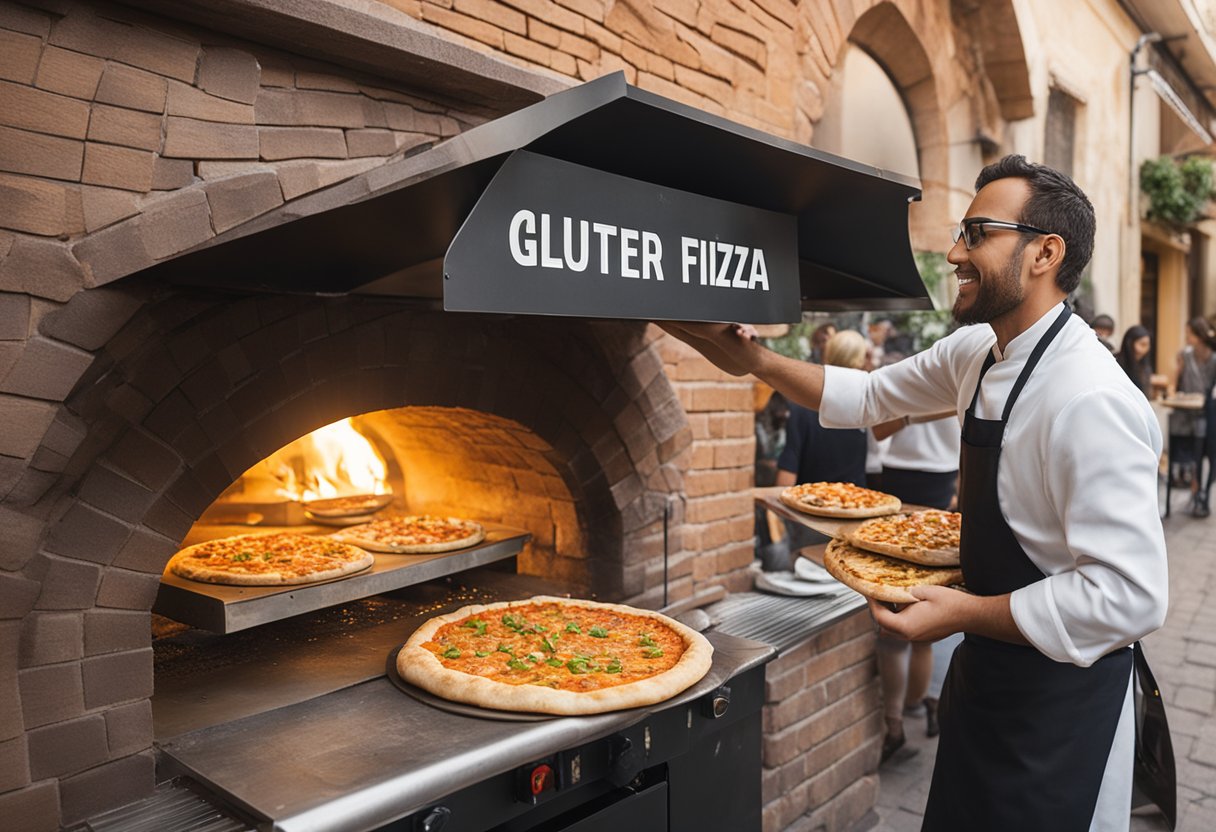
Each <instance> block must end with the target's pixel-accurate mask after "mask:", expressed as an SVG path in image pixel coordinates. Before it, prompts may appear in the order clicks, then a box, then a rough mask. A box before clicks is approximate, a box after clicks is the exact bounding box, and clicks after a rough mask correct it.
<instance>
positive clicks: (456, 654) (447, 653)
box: [443, 647, 460, 659]
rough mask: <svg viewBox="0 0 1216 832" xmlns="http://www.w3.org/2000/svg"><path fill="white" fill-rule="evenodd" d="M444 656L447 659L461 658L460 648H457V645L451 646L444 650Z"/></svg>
mask: <svg viewBox="0 0 1216 832" xmlns="http://www.w3.org/2000/svg"><path fill="white" fill-rule="evenodd" d="M443 657H444V658H445V659H459V658H460V650H458V649H457V648H455V647H449V648H448V649H447V650H444V651H443Z"/></svg>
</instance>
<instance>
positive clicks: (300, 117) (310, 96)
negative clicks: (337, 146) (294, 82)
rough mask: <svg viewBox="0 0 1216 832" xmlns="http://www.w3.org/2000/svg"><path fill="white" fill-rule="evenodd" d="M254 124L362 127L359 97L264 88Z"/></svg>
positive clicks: (256, 105) (361, 109)
mask: <svg viewBox="0 0 1216 832" xmlns="http://www.w3.org/2000/svg"><path fill="white" fill-rule="evenodd" d="M254 112H255V116H256V118H257V123H258V124H262V125H269V126H281V127H292V126H296V127H363V126H364V122H363V102H362V96H359V95H350V94H346V93H338V92H324V91H320V90H290V91H289V90H278V89H271V90H268V89H263V90H262V91H261V92H260V93H258V98H257V102H256V103H255V104H254Z"/></svg>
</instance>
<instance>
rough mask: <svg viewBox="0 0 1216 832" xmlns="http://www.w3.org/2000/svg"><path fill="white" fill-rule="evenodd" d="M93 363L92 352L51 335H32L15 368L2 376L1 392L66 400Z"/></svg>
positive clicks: (0, 382)
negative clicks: (63, 342) (52, 337)
mask: <svg viewBox="0 0 1216 832" xmlns="http://www.w3.org/2000/svg"><path fill="white" fill-rule="evenodd" d="M92 363H93V356H92V354H90V353H87V352H84V351H83V350H78V349H76V348H75V347H72V346H69V345H67V344H61V343H60V342H58V341H52V340H50V339H48V338H41V337H35V338H31V339H30V340H29V341H27V342H26V344H25V350H24V351H23V352H22V354H21V357H20V358H19V359H17V363H16V364H15V365H14V366H13V368H12V369H11V370H9V371H8V373H7V374H6V375H5V376H4V378H3V379H0V393H11V394H13V395H17V396H27V397H29V398H34V399H50V400H52V401H62V400H64V399H65V398H67V394H68V393H69V392H71V390H72V388H73V387H75V386H76V382H77V381H79V379H80V376H81V375H82V374H83V373H84V371H85V370H86V369H88V366H89V365H90V364H92Z"/></svg>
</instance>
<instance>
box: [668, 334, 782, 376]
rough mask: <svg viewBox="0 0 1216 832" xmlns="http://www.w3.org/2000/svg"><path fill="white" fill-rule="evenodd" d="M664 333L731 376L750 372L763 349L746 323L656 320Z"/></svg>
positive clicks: (757, 364)
mask: <svg viewBox="0 0 1216 832" xmlns="http://www.w3.org/2000/svg"><path fill="white" fill-rule="evenodd" d="M655 323H656V324H658V325H659V327H661V328H662V329H663V330H664V331H666V332H668V333H669V334H671V335H673V336H674V337H676V338H679V339H680V340H681V341H683V342H684V343H686V344H688V345H689V346H690V347H692V348H693V349H695V350H696V351H697V352H699V353H701V354H702V355H704V356H705V357H706V358H708V359H709V360H710V361H712V362H713V363H714V364H715V365H716V366H717V367H718V369H720V370H722V371H723V372H727V373H730V374H731V375H732V376H743V375H747V374H748V373H750V372H753V371H754V370H755V369H756V367H757V366H759V363H760V357H761V355H762V354H763V348H762V347H761V346H760V345H759V344H757V343H755V341H756V330H755V328H754V327H752V326H749V325H747V324H702V323H691V322H688V321H655Z"/></svg>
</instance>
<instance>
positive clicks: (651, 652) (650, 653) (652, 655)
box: [642, 647, 663, 659]
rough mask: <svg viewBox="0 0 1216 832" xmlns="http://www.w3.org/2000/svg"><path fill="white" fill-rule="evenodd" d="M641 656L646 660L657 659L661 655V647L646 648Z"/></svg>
mask: <svg viewBox="0 0 1216 832" xmlns="http://www.w3.org/2000/svg"><path fill="white" fill-rule="evenodd" d="M642 655H644V656H645V657H646V658H648V659H657V658H659V657H660V656H662V655H663V648H662V647H647V648H646V649H645V650H643V651H642Z"/></svg>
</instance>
